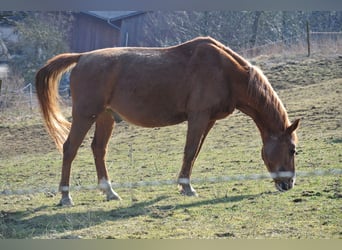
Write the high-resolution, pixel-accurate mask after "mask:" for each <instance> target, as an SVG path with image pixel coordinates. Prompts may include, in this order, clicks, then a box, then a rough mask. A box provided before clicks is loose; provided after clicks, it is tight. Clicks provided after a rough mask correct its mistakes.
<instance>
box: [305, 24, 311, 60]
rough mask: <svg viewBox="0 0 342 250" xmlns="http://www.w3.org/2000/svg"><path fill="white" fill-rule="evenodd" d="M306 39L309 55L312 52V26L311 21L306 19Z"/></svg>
mask: <svg viewBox="0 0 342 250" xmlns="http://www.w3.org/2000/svg"><path fill="white" fill-rule="evenodd" d="M306 39H307V43H308V57H309V56H310V54H311V51H310V50H311V48H310V26H309V21H306Z"/></svg>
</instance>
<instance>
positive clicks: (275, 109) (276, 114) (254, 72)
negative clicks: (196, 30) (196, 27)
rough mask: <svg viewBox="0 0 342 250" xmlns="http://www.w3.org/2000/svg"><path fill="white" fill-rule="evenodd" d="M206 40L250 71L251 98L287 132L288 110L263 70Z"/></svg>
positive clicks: (249, 90) (249, 86) (217, 43)
mask: <svg viewBox="0 0 342 250" xmlns="http://www.w3.org/2000/svg"><path fill="white" fill-rule="evenodd" d="M206 39H208V40H210V42H211V43H214V44H215V45H216V46H217V47H219V48H220V49H222V50H224V51H225V52H226V53H228V54H229V55H230V56H231V57H232V58H233V59H234V60H235V61H236V62H238V63H239V64H240V65H241V66H242V67H245V68H246V69H248V73H249V81H248V94H249V96H251V97H252V98H254V99H255V100H256V102H257V105H263V106H264V108H265V112H267V113H268V114H269V115H270V116H271V117H272V118H273V121H272V122H277V123H278V124H277V125H279V127H280V128H281V129H282V130H285V129H286V127H287V126H289V124H290V122H289V119H288V115H287V112H286V109H285V107H284V105H283V103H282V101H281V100H280V99H279V97H278V95H277V93H276V92H275V91H274V89H273V87H272V85H271V84H270V83H269V81H268V79H267V77H266V76H265V75H264V73H263V72H262V71H261V69H259V68H258V67H256V66H254V65H252V64H251V63H250V62H249V61H247V60H246V59H245V58H243V57H242V56H240V55H239V54H238V53H236V52H235V51H233V50H232V49H230V48H229V47H227V46H225V45H223V44H222V43H220V42H218V41H216V40H215V39H213V38H210V37H208V38H206Z"/></svg>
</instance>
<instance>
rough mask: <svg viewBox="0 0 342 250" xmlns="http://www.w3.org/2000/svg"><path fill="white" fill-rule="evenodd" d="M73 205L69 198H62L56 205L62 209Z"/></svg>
mask: <svg viewBox="0 0 342 250" xmlns="http://www.w3.org/2000/svg"><path fill="white" fill-rule="evenodd" d="M73 205H74V202H73V201H72V199H71V197H64V198H62V199H61V200H60V201H59V203H58V204H57V206H62V207H66V206H73Z"/></svg>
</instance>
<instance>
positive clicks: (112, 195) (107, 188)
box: [99, 178, 121, 200]
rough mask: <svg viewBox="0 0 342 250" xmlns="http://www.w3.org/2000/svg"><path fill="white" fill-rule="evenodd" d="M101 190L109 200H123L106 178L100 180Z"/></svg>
mask: <svg viewBox="0 0 342 250" xmlns="http://www.w3.org/2000/svg"><path fill="white" fill-rule="evenodd" d="M99 188H100V189H101V190H102V191H103V192H104V193H105V194H106V195H107V200H121V198H120V196H119V195H118V194H117V193H116V192H115V191H114V190H113V188H112V184H111V183H110V181H108V180H106V179H105V178H102V179H101V180H100V183H99Z"/></svg>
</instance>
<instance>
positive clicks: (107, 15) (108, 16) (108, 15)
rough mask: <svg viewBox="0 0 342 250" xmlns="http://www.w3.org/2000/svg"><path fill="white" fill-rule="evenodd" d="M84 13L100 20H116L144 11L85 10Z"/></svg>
mask: <svg viewBox="0 0 342 250" xmlns="http://www.w3.org/2000/svg"><path fill="white" fill-rule="evenodd" d="M84 13H86V14H88V15H91V16H94V17H97V18H100V19H102V20H105V21H108V20H111V21H116V20H120V19H124V18H127V17H130V16H135V15H139V14H142V13H144V11H85V12H84Z"/></svg>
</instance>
